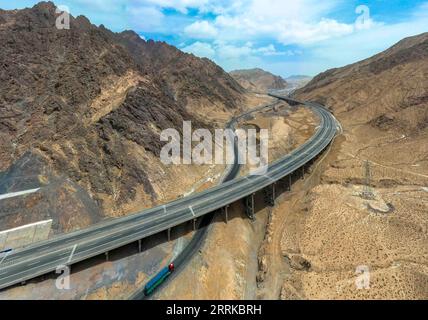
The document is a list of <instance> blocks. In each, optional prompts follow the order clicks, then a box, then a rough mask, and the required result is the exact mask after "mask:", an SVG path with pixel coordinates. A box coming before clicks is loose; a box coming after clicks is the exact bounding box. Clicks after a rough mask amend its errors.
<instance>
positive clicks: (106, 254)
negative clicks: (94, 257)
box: [105, 251, 108, 261]
mask: <svg viewBox="0 0 428 320" xmlns="http://www.w3.org/2000/svg"><path fill="white" fill-rule="evenodd" d="M105 256H106V261H108V251H107V252H106V253H105Z"/></svg>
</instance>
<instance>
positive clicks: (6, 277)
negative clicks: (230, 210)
mask: <svg viewBox="0 0 428 320" xmlns="http://www.w3.org/2000/svg"><path fill="white" fill-rule="evenodd" d="M275 97H276V98H280V99H284V100H287V101H289V102H297V101H295V100H291V99H289V98H285V97H279V96H275ZM303 104H304V105H306V106H307V107H309V108H311V109H313V110H314V112H315V113H316V114H317V115H318V116H319V118H320V125H319V127H318V130H317V131H316V132H315V134H314V135H313V136H312V137H311V138H310V139H309V140H308V141H307V142H306V143H305V144H303V145H302V146H300V147H299V148H297V149H296V150H294V151H293V152H291V153H290V154H288V155H287V156H285V157H283V158H281V159H279V160H277V161H275V162H274V163H272V164H270V165H269V167H268V170H267V173H266V174H265V175H260V176H257V175H253V176H246V177H239V178H237V179H233V180H231V181H227V182H225V183H223V184H221V185H219V186H215V187H212V188H210V189H207V190H204V191H202V192H199V193H196V194H192V195H190V196H188V197H184V198H182V199H178V200H175V201H173V202H170V203H168V204H166V205H162V206H157V207H154V208H151V209H148V210H144V211H141V212H137V213H135V214H132V215H129V216H126V217H122V218H118V219H112V220H108V221H103V222H101V223H98V224H96V225H93V226H91V227H89V228H86V229H83V230H79V231H75V232H72V233H68V234H64V235H60V236H57V237H55V238H52V239H49V240H46V241H43V242H39V243H35V244H33V245H31V246H28V247H26V248H23V249H19V250H16V251H14V252H13V253H12V254H10V255H8V256H6V257H5V258H3V260H2V261H0V262H1V264H0V289H1V288H5V287H8V286H11V285H13V284H16V283H20V282H22V281H25V280H28V279H32V278H34V277H37V276H39V275H42V274H46V273H48V272H51V271H55V270H56V268H57V266H60V265H72V264H74V263H76V262H79V261H82V260H85V259H88V258H91V257H94V256H97V255H99V254H103V253H105V252H108V251H110V250H113V249H116V248H119V247H122V246H124V245H126V244H129V243H132V242H135V241H138V240H140V239H143V238H146V237H148V236H150V235H153V234H156V233H159V232H162V231H164V230H167V229H169V228H172V227H174V226H177V225H179V224H182V223H184V222H187V221H191V220H193V219H196V218H198V217H202V216H204V215H206V214H210V213H212V212H215V211H216V210H217V209H220V208H222V207H224V206H226V205H228V204H231V203H233V202H235V201H237V200H240V199H242V198H244V197H246V196H248V195H251V194H252V193H254V192H256V191H258V190H261V189H263V188H265V187H266V186H269V185H270V184H272V183H273V182H275V181H277V180H279V179H281V178H283V177H285V176H287V175H289V174H291V173H292V172H294V171H295V170H297V169H298V168H300V167H302V166H303V165H305V164H306V163H308V162H309V161H310V160H311V159H313V158H314V157H315V156H316V155H318V154H319V153H320V152H322V151H323V150H324V149H325V148H326V147H327V146H328V145H329V143H330V142H331V141H332V139H333V137H334V136H335V135H336V131H337V122H336V120H335V118H334V117H333V116H332V115H331V113H330V112H328V111H327V110H326V109H325V108H323V107H321V106H318V105H315V104H310V103H303Z"/></svg>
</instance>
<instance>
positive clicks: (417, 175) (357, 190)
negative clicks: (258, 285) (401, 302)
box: [281, 33, 428, 299]
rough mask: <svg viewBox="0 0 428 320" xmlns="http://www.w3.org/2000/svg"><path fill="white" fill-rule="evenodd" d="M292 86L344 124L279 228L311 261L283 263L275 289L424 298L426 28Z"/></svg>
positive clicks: (287, 294) (312, 294)
mask: <svg viewBox="0 0 428 320" xmlns="http://www.w3.org/2000/svg"><path fill="white" fill-rule="evenodd" d="M295 95H296V96H297V97H298V98H300V99H304V100H313V101H318V102H321V103H323V104H325V105H327V106H328V107H329V108H330V109H331V110H332V112H333V113H334V115H335V116H336V118H337V119H338V120H339V121H340V123H341V125H342V127H343V132H342V133H341V134H340V135H339V136H338V137H337V138H336V141H335V142H334V144H333V146H332V148H331V149H329V152H328V153H327V154H326V158H325V160H324V161H323V162H322V163H320V166H321V167H324V170H323V171H322V175H321V177H320V179H319V184H318V185H317V186H316V187H315V188H313V189H312V190H310V191H309V193H308V195H307V198H306V201H305V203H302V204H301V212H297V211H296V214H295V216H293V217H294V218H295V220H294V221H296V223H297V225H298V227H297V228H296V230H298V232H296V231H293V229H292V226H290V229H288V230H285V231H284V232H285V234H286V236H284V238H283V240H284V241H283V244H282V245H283V252H282V253H283V256H287V257H289V258H290V259H291V260H292V259H294V258H298V259H299V260H301V261H304V262H305V263H307V264H308V265H310V266H311V267H310V268H309V269H308V270H306V271H301V270H299V266H293V265H291V268H294V270H293V272H292V277H290V278H289V279H288V280H286V281H285V282H284V286H283V289H282V295H281V296H282V298H284V299H290V298H292V297H299V298H303V299H305V298H306V299H427V297H428V296H427V292H428V285H427V284H428V281H427V279H428V268H427V264H428V250H427V248H428V237H427V230H428V217H427V214H426V213H427V212H428V196H427V195H428V193H427V190H428V189H427V188H426V186H427V185H428V175H427V172H428V143H427V141H428V33H424V34H421V35H418V36H414V37H410V38H407V39H404V40H402V41H400V42H398V43H397V44H396V45H394V46H393V47H391V48H390V49H388V50H386V51H384V52H382V53H379V54H377V55H375V56H373V57H371V58H369V59H366V60H364V61H360V62H357V63H354V64H352V65H349V66H346V67H343V68H337V69H332V70H328V71H326V72H324V73H321V74H320V75H318V76H316V77H315V78H314V79H313V80H312V81H311V82H310V83H308V85H306V86H305V87H304V88H302V89H300V90H298V91H297V92H296V93H295ZM367 181H368V182H367ZM303 216H304V218H303ZM293 217H290V218H289V219H292V218H293ZM299 217H302V218H299ZM296 252H298V253H299V254H298V255H296V254H295V253H296ZM361 270H366V271H364V272H365V273H364V275H365V276H368V282H367V283H366V285H367V286H369V290H359V289H358V285H359V283H358V280H359V279H360V278H361V277H359V276H358V275H361V274H362V271H361ZM356 281H357V282H356Z"/></svg>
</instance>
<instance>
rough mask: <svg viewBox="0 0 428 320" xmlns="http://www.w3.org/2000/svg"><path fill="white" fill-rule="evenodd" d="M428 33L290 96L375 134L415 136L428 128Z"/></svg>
mask: <svg viewBox="0 0 428 320" xmlns="http://www.w3.org/2000/svg"><path fill="white" fill-rule="evenodd" d="M427 49H428V33H424V34H421V35H418V36H415V37H411V38H407V39H404V40H402V41H400V42H399V43H397V44H396V45H394V46H393V47H391V48H390V49H388V50H386V51H384V52H382V53H380V54H377V55H375V56H373V57H371V58H369V59H366V60H364V61H361V62H358V63H355V64H352V65H349V66H346V67H343V68H338V69H331V70H327V71H325V72H323V73H321V74H320V75H318V76H316V77H315V78H314V79H313V80H312V81H310V82H309V83H308V84H307V85H306V86H305V87H304V88H303V89H301V90H299V91H297V92H296V95H298V96H300V97H302V98H308V99H312V100H317V101H319V102H323V103H327V104H328V105H329V106H331V107H332V109H333V110H334V111H335V113H336V114H338V115H342V116H343V117H344V118H347V119H349V120H350V121H353V122H359V121H363V122H366V123H370V124H371V125H372V126H375V127H377V128H380V129H387V128H398V129H400V130H402V131H403V132H404V131H406V132H408V133H410V132H413V133H415V134H418V133H420V131H421V130H423V129H425V128H426V127H427V126H428V108H427V107H426V106H427V103H428V92H427V91H428V85H427V81H428V80H427V79H428V78H427V75H428V63H427V61H428V50H427Z"/></svg>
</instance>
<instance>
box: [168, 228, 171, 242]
mask: <svg viewBox="0 0 428 320" xmlns="http://www.w3.org/2000/svg"><path fill="white" fill-rule="evenodd" d="M167 234H168V242H170V241H171V228H168V230H167Z"/></svg>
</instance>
